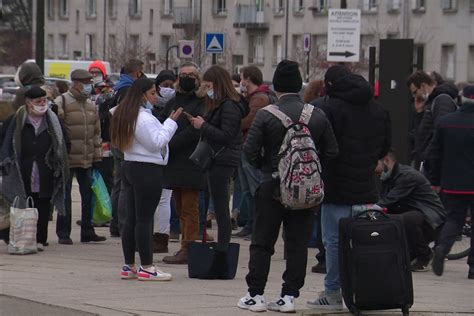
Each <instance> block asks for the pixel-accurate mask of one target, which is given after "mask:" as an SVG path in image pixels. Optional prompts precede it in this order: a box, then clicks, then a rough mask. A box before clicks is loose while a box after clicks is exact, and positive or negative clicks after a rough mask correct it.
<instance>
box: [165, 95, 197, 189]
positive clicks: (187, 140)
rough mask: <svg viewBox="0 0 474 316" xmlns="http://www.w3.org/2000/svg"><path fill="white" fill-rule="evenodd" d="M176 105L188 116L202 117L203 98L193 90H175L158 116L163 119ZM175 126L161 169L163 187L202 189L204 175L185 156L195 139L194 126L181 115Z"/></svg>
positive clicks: (193, 146) (192, 148)
mask: <svg viewBox="0 0 474 316" xmlns="http://www.w3.org/2000/svg"><path fill="white" fill-rule="evenodd" d="M179 107H182V108H183V111H185V112H187V113H189V114H191V115H192V116H198V115H199V116H202V115H203V113H204V111H205V105H204V98H202V96H197V95H196V93H195V92H191V93H184V92H179V91H178V92H177V93H176V96H175V97H174V98H173V99H171V100H170V101H169V102H168V103H167V104H166V106H165V107H164V109H163V111H161V114H160V116H159V119H160V121H164V120H165V119H166V118H167V117H168V116H169V115H170V114H171V112H172V111H174V110H177V109H178V108H179ZM176 123H177V124H178V129H177V130H176V133H175V134H174V136H173V138H171V141H170V142H169V144H168V146H169V151H170V154H169V159H168V165H166V167H165V168H164V169H163V175H164V186H165V187H168V188H187V189H202V188H203V187H204V185H205V178H204V174H203V173H202V172H201V171H200V170H199V168H198V167H197V166H196V165H195V164H194V163H193V162H192V161H191V160H189V156H191V154H192V153H193V151H194V148H196V145H197V143H198V141H199V130H197V129H194V128H193V126H192V125H191V124H190V123H189V120H188V119H187V118H186V116H185V115H181V116H180V117H179V118H178V120H177V121H176Z"/></svg>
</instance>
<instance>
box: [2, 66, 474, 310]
mask: <svg viewBox="0 0 474 316" xmlns="http://www.w3.org/2000/svg"><path fill="white" fill-rule="evenodd" d="M22 78H27V80H28V82H23V83H22V82H21V80H22ZM17 79H18V80H19V81H20V83H21V89H20V91H19V92H18V96H17V99H16V100H15V104H16V107H15V109H16V113H15V114H14V115H13V116H12V117H11V118H9V119H8V120H7V121H6V122H4V124H3V130H2V135H1V136H2V137H1V140H2V146H1V159H2V162H3V170H4V173H3V192H2V193H3V196H4V197H5V199H6V200H7V201H9V202H11V201H13V199H15V197H20V206H25V203H26V197H29V196H31V197H32V198H33V200H34V204H35V207H36V208H37V209H38V224H37V248H38V251H44V248H45V246H48V236H47V232H48V221H49V220H50V216H51V214H52V209H53V207H54V208H55V209H56V210H57V213H58V215H57V222H56V223H57V226H56V234H57V237H58V243H59V244H63V245H71V244H73V240H72V239H71V230H72V223H71V212H72V203H71V192H72V182H73V177H75V178H76V180H77V183H78V185H79V192H80V196H81V220H80V221H78V222H77V224H78V225H80V227H81V231H80V241H81V242H82V243H89V242H103V241H105V240H106V237H105V236H99V235H97V234H96V232H95V229H94V223H93V221H92V213H91V209H92V196H93V192H92V189H91V181H92V180H91V179H92V175H91V174H92V171H93V169H98V170H99V171H100V172H101V174H102V177H103V178H104V181H105V183H106V186H107V189H108V191H109V194H110V196H111V200H112V220H111V221H110V223H109V226H110V236H111V237H115V238H117V237H120V238H121V241H122V249H123V257H124V260H123V261H124V262H123V263H124V264H123V266H122V269H121V271H120V275H121V278H123V279H139V280H156V281H165V280H171V279H172V275H171V274H170V273H166V272H164V271H162V270H161V269H159V268H158V267H157V266H155V265H154V260H153V253H168V242H169V240H170V238H173V237H175V236H174V235H176V234H180V235H181V244H180V249H179V251H178V252H176V253H174V254H171V255H168V256H165V257H164V258H163V262H164V263H167V264H183V265H185V264H187V263H188V259H189V258H188V253H189V252H188V249H189V245H190V243H191V242H192V241H195V240H198V239H203V240H212V239H213V237H212V236H210V234H208V233H207V232H206V229H205V228H206V226H207V225H209V224H212V222H211V223H209V220H211V219H216V222H217V227H218V230H217V244H216V247H215V249H214V251H215V256H214V260H215V262H214V263H213V267H214V268H215V269H220V270H225V266H226V264H227V263H226V254H227V251H228V248H229V244H230V241H231V236H232V230H233V229H237V226H238V225H237V224H240V226H241V227H242V228H241V230H240V231H238V232H236V233H234V236H235V237H238V238H249V239H250V240H251V244H250V249H249V251H250V260H249V263H248V274H247V276H246V282H247V285H248V292H247V294H246V295H245V296H244V297H242V298H241V299H240V300H239V301H238V307H239V308H242V309H247V310H250V311H254V312H257V311H264V310H267V309H270V310H274V311H280V312H292V311H294V310H295V299H296V298H297V297H298V296H299V294H300V289H301V288H302V287H303V285H304V281H305V277H306V270H307V269H306V267H307V258H308V245H310V244H312V243H314V244H315V245H316V246H317V248H318V249H319V253H318V254H317V256H316V258H317V259H318V261H319V262H318V264H317V265H316V266H314V267H313V269H312V271H314V272H320V273H326V276H325V281H324V289H323V290H322V291H321V292H320V293H319V295H318V297H316V298H315V299H314V300H312V301H309V302H307V305H308V306H309V307H310V308H317V309H334V310H338V309H342V307H343V303H342V295H341V282H340V277H339V249H338V248H339V227H338V223H339V220H340V219H342V218H347V217H351V216H353V215H354V214H356V210H357V207H360V206H368V207H378V208H382V209H387V211H388V213H389V214H397V215H396V216H400V217H401V218H402V219H403V222H404V227H405V230H406V236H407V240H408V245H409V253H410V259H411V270H412V271H414V272H417V271H427V270H429V268H430V265H431V264H432V268H433V272H434V273H435V274H437V275H442V273H443V268H444V259H445V257H446V255H447V254H448V253H449V251H450V248H451V247H452V245H453V243H454V242H455V239H456V237H457V236H458V235H459V232H460V230H461V228H462V226H463V225H464V223H465V220H466V217H467V216H468V212H469V210H470V211H471V212H472V210H473V209H474V134H473V133H474V86H471V85H465V86H464V87H462V89H459V90H458V88H457V87H455V86H454V85H452V84H450V83H445V82H443V81H442V79H441V78H440V76H439V75H437V74H436V73H432V74H431V76H430V74H428V73H425V72H423V71H417V72H415V73H413V74H412V75H411V76H410V77H409V78H408V79H407V87H408V89H409V90H410V92H411V94H412V96H413V100H414V106H413V112H414V117H413V120H411V122H410V124H412V125H411V126H412V131H411V133H410V139H407V142H410V143H411V144H412V147H413V148H412V149H413V150H412V152H411V155H410V158H411V159H412V164H411V166H408V165H403V164H401V163H399V162H398V159H397V155H396V153H395V152H394V151H393V150H392V149H391V139H392V126H391V122H390V117H389V115H388V112H387V111H385V110H384V109H383V107H382V106H381V105H380V104H379V103H378V102H377V101H376V99H375V98H374V91H373V88H372V87H371V86H370V84H369V83H368V82H367V80H365V79H364V78H363V77H362V76H360V75H357V74H355V73H352V72H351V71H350V70H349V69H348V68H347V67H346V66H344V65H334V66H331V67H330V68H329V69H328V70H327V72H326V74H325V76H324V78H323V79H322V80H315V81H313V82H310V83H309V84H308V85H307V87H306V89H305V90H304V91H303V93H302V91H301V90H302V86H303V82H302V78H301V74H300V70H299V66H298V63H296V62H293V61H289V60H283V61H281V62H280V63H279V64H278V66H277V68H276V70H275V73H274V75H273V79H272V88H270V87H269V86H268V85H266V84H265V83H264V81H263V75H262V72H261V71H260V70H259V68H258V67H255V66H247V67H244V68H243V69H242V70H241V72H240V74H237V75H233V76H232V75H231V74H230V73H229V72H228V71H227V70H225V69H224V68H222V67H220V66H211V67H210V68H208V69H207V70H206V71H202V70H201V69H200V68H199V66H198V65H196V64H194V63H192V62H186V63H184V64H182V65H181V66H180V67H179V71H178V74H177V75H176V74H175V73H174V72H172V71H168V70H163V71H162V72H161V73H160V74H159V75H158V76H157V77H156V79H155V80H152V79H149V78H147V77H146V76H145V75H144V73H143V63H142V62H141V61H139V60H133V59H132V60H130V61H128V62H127V63H126V64H125V65H124V66H123V68H122V70H121V75H120V78H119V80H118V82H117V83H116V84H115V85H112V84H111V83H110V81H108V78H107V73H106V70H105V67H104V65H103V64H102V63H101V62H100V61H95V62H93V63H91V65H90V66H89V69H88V70H81V69H80V70H75V71H73V72H72V73H71V81H72V84H71V86H70V87H69V88H68V90H67V91H64V90H63V91H61V93H60V92H59V91H58V88H57V87H55V86H48V85H44V79H43V76H42V74H41V71H40V70H39V68H38V66H37V65H36V64H34V63H26V64H24V65H22V66H21V67H20V69H19V71H18V74H17ZM458 91H459V93H458ZM272 104H275V105H276V106H277V107H276V108H272V106H270V105H272ZM285 120H287V121H289V122H299V123H304V125H305V126H306V127H305V128H307V132H308V133H310V135H311V138H312V140H313V142H314V145H315V148H316V152H317V156H318V158H319V160H320V163H321V168H320V169H321V170H319V171H321V177H322V180H323V183H324V200H323V202H322V203H321V205H318V206H316V207H311V208H303V209H298V210H294V209H289V208H288V207H287V205H285V204H284V203H283V201H282V199H281V196H280V194H281V193H282V192H281V191H280V190H281V188H280V181H281V179H280V178H279V176H278V172H277V171H278V168H279V162H280V159H281V152H280V149H281V147H282V143H283V141H284V138H285V134H286V133H287V127H286V126H285V124H282V122H284V121H285ZM407 124H408V123H407ZM395 132H396V131H395ZM232 182H233V190H231V187H230V183H232ZM232 191H233V192H232ZM231 196H232V206H233V207H232V209H230V208H229V205H230V203H229V202H230V197H231ZM244 210H245V211H244ZM471 225H472V224H471ZM281 226H283V239H284V243H285V260H286V271H285V272H284V274H283V276H282V277H283V281H284V283H283V285H282V289H281V293H280V295H279V297H277V298H276V299H275V300H274V301H271V302H269V303H268V304H267V303H266V301H265V298H264V292H265V286H266V282H267V279H268V274H269V270H270V264H271V257H272V255H273V254H274V252H275V250H274V246H275V243H276V241H277V239H278V237H279V234H280V229H281ZM2 233H3V235H4V237H5V239H8V233H5V232H2ZM432 242H435V247H434V249H433V248H431V247H430V244H431V243H432ZM136 251H138V254H139V259H140V262H139V264H137V263H136V260H135V252H136ZM468 265H469V273H468V278H469V279H474V247H473V244H472V239H471V253H470V255H469V258H468ZM223 274H225V271H220V272H219V273H217V274H215V275H216V278H219V275H223Z"/></svg>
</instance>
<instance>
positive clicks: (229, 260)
mask: <svg viewBox="0 0 474 316" xmlns="http://www.w3.org/2000/svg"><path fill="white" fill-rule="evenodd" d="M206 236H207V234H206V231H205V230H204V234H203V240H202V242H196V241H193V242H190V243H189V245H188V276H189V278H191V279H203V280H210V279H220V280H231V279H233V278H235V274H236V272H237V264H238V263H239V252H240V244H237V243H233V242H231V243H229V247H228V249H227V251H225V252H223V251H218V250H216V247H217V243H216V242H212V243H207V242H206Z"/></svg>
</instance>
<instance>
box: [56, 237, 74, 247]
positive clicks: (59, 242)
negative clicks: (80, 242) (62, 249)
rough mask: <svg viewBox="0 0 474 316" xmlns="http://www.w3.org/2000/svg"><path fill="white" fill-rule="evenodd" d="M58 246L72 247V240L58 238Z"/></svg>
mask: <svg viewBox="0 0 474 316" xmlns="http://www.w3.org/2000/svg"><path fill="white" fill-rule="evenodd" d="M58 244H60V245H72V239H71V238H69V237H67V238H59V239H58Z"/></svg>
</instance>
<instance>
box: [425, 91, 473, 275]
mask: <svg viewBox="0 0 474 316" xmlns="http://www.w3.org/2000/svg"><path fill="white" fill-rule="evenodd" d="M429 161H430V164H431V165H432V167H433V168H432V169H431V174H430V178H431V183H432V184H433V185H434V186H435V189H436V191H438V192H442V193H443V194H445V197H446V199H445V203H446V208H447V211H448V218H447V222H446V224H444V226H443V228H442V230H441V233H440V236H439V240H438V245H437V247H436V248H435V251H434V258H433V272H434V273H435V274H436V275H438V276H441V275H442V274H443V270H444V260H445V257H446V255H447V254H448V253H449V251H450V250H451V247H452V246H453V244H454V242H455V241H456V238H457V237H458V236H459V234H460V233H461V230H462V227H463V225H464V223H465V221H466V216H467V213H468V210H470V212H471V234H472V229H473V228H474V221H473V220H472V215H473V213H474V86H473V85H470V86H467V87H465V88H464V89H463V92H462V96H461V107H460V108H459V109H458V110H457V111H456V112H454V113H450V114H447V115H446V116H444V117H442V118H441V119H440V120H439V124H438V126H437V127H436V131H435V135H434V138H433V142H432V144H431V148H430V155H429ZM470 239H471V251H470V252H469V256H468V259H467V264H468V265H469V273H468V278H469V279H474V239H473V238H472V236H471V238H470Z"/></svg>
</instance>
